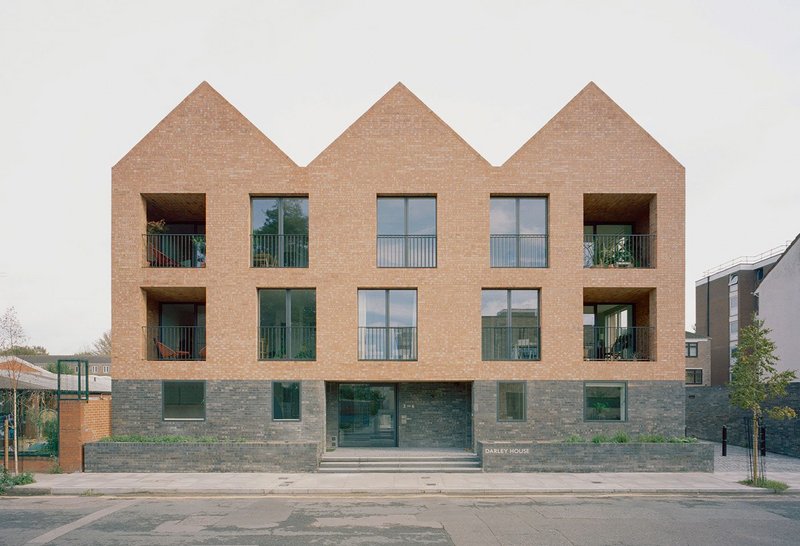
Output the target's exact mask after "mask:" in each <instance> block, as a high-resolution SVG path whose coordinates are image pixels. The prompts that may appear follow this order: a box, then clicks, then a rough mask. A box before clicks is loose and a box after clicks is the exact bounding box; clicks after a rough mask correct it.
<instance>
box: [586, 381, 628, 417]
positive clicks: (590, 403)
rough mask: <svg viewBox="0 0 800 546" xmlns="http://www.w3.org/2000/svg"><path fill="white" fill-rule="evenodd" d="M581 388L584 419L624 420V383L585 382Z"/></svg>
mask: <svg viewBox="0 0 800 546" xmlns="http://www.w3.org/2000/svg"><path fill="white" fill-rule="evenodd" d="M583 390H584V419H585V420H586V421H625V420H626V407H625V405H626V400H625V391H626V388H625V384H624V383H604V382H598V383H586V384H584V387H583Z"/></svg>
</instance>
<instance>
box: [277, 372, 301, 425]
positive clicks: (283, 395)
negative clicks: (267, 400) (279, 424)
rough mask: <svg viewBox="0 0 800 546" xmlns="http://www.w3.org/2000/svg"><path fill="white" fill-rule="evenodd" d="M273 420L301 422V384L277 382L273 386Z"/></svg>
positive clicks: (296, 382)
mask: <svg viewBox="0 0 800 546" xmlns="http://www.w3.org/2000/svg"><path fill="white" fill-rule="evenodd" d="M272 419H273V420H275V421H299V420H300V382H298V381H291V382H287V381H283V382H278V381H276V382H274V383H273V384H272Z"/></svg>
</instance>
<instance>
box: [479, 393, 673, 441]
mask: <svg viewBox="0 0 800 546" xmlns="http://www.w3.org/2000/svg"><path fill="white" fill-rule="evenodd" d="M627 384H628V389H627V403H628V410H627V421H624V422H587V421H584V419H583V416H584V408H583V385H584V381H528V382H527V400H526V401H527V408H526V410H527V421H524V422H498V421H497V382H496V381H475V383H474V384H473V411H474V428H475V432H474V435H475V441H476V442H478V441H490V440H492V441H512V440H513V441H543V440H544V441H552V440H563V439H565V438H567V437H568V436H570V435H572V434H577V435H579V436H582V437H584V438H586V439H589V438H591V437H592V436H594V435H597V434H606V435H609V434H614V433H616V432H618V431H625V432H627V433H628V434H630V435H632V436H635V435H638V434H643V433H647V434H663V435H664V436H683V434H684V385H683V383H682V382H680V381H628V382H627Z"/></svg>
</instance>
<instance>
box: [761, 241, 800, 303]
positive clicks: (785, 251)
mask: <svg viewBox="0 0 800 546" xmlns="http://www.w3.org/2000/svg"><path fill="white" fill-rule="evenodd" d="M798 240H800V233H798V234H797V237H795V238H794V241H792V242H791V243H790V244H789V246H788V247H786V250H784V251H783V253H782V254H781V257H780V258H778V261H777V262H775V264H774V265H773V266H772V268H770V270H769V271H767V274H766V275H764V278H763V279H761V284H764V281H765V280H767V277H769V274H770V273H772V270H773V269H775V268H776V267H778V264H779V263H780V261H781V260H782V259H783V257H784V256H786V255H787V254H788V253H789V250H791V248H792V247H793V246H794V245H796V244H797V241H798ZM761 284H759V285H758V287H759V288H761ZM756 292H758V289H756Z"/></svg>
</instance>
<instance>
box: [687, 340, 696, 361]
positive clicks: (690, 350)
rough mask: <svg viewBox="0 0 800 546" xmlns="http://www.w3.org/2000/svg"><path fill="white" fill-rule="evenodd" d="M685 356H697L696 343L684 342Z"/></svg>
mask: <svg viewBox="0 0 800 546" xmlns="http://www.w3.org/2000/svg"><path fill="white" fill-rule="evenodd" d="M686 357H687V358H697V343H687V344H686Z"/></svg>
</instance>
